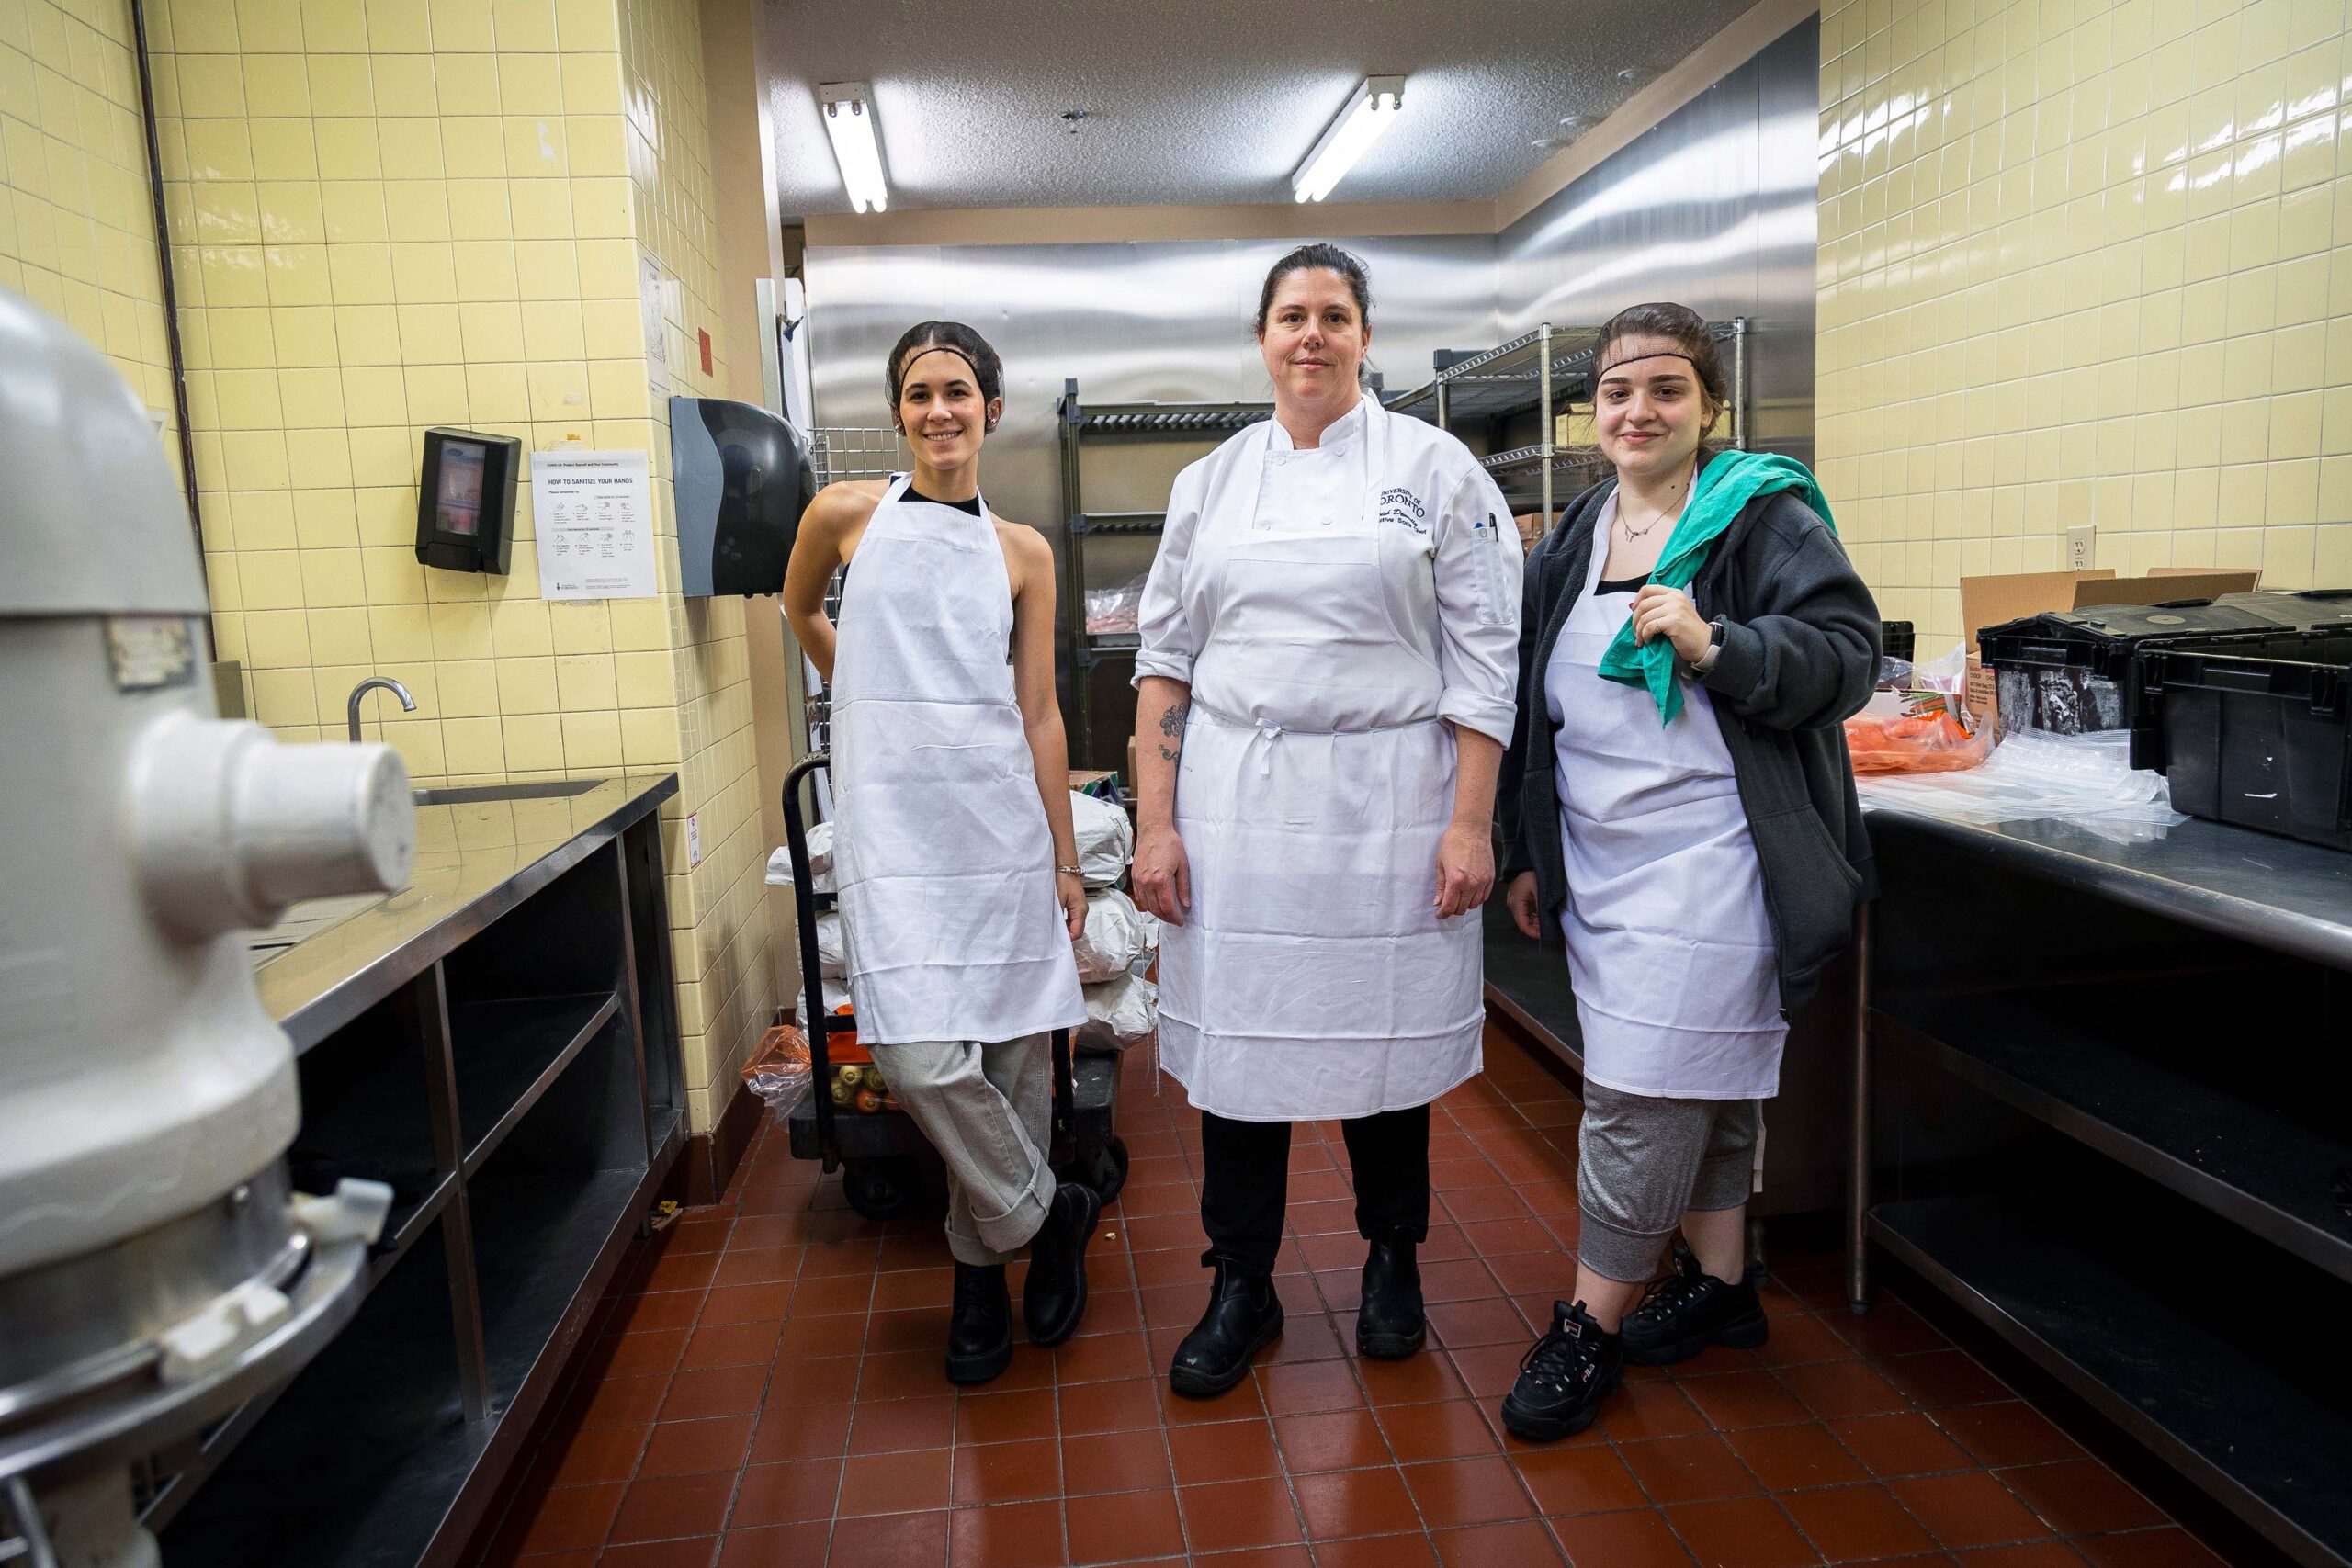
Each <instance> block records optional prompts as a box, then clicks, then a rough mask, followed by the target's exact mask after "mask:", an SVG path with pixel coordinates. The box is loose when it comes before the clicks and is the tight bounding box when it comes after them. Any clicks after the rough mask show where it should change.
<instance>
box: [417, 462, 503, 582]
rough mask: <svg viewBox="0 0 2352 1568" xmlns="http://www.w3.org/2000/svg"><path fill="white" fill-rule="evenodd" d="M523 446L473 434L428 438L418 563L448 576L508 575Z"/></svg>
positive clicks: (421, 480) (420, 487)
mask: <svg viewBox="0 0 2352 1568" xmlns="http://www.w3.org/2000/svg"><path fill="white" fill-rule="evenodd" d="M522 469H523V444H522V443H521V442H520V441H517V440H515V438H514V437H513V436H508V435H484V434H481V432H479V431H473V430H442V429H435V430H428V431H426V432H425V433H424V473H423V474H422V475H421V476H420V477H419V479H418V483H417V491H416V558H417V559H418V560H420V561H423V562H424V564H425V565H426V566H437V567H440V568H442V569H443V570H447V571H494V572H496V573H498V574H499V575H500V576H501V577H503V576H504V575H506V558H507V555H508V553H509V551H510V548H511V547H512V544H513V540H514V537H515V478H516V476H518V475H519V474H520V473H521V472H522Z"/></svg>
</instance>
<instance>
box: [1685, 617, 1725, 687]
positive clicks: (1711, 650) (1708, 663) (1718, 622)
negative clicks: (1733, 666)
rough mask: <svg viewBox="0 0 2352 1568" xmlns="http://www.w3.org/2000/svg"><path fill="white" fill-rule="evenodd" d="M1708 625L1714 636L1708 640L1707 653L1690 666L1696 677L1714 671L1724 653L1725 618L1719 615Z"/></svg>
mask: <svg viewBox="0 0 2352 1568" xmlns="http://www.w3.org/2000/svg"><path fill="white" fill-rule="evenodd" d="M1707 624H1708V626H1709V627H1710V628H1712V630H1713V634H1714V635H1713V637H1711V638H1710V639H1709V640H1708V643H1707V651H1706V652H1704V653H1702V654H1701V655H1699V659H1698V662H1696V663H1694V664H1692V665H1691V674H1692V675H1695V676H1703V675H1705V674H1706V672H1707V671H1710V670H1713V668H1714V667H1715V660H1717V659H1718V658H1720V657H1722V655H1723V651H1724V618H1723V617H1722V616H1721V615H1717V616H1716V617H1715V618H1714V619H1713V620H1712V621H1710V622H1708V623H1707Z"/></svg>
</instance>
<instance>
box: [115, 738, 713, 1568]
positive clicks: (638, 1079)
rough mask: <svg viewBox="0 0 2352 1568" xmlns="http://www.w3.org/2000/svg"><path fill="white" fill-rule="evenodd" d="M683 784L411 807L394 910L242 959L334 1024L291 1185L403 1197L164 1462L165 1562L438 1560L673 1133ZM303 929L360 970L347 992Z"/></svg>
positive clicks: (470, 1526)
mask: <svg viewBox="0 0 2352 1568" xmlns="http://www.w3.org/2000/svg"><path fill="white" fill-rule="evenodd" d="M675 787H676V785H675V781H674V779H673V778H670V777H668V776H666V775H665V776H663V777H662V778H660V779H642V780H628V781H613V782H612V783H610V784H605V785H604V786H602V787H601V788H599V789H597V790H594V791H589V792H586V793H584V794H581V795H577V796H576V797H567V798H566V799H565V800H563V801H561V802H556V803H549V802H539V801H533V802H527V803H524V804H526V805H527V806H528V807H533V808H538V807H547V806H549V805H550V804H553V805H556V806H560V807H562V809H561V810H560V812H558V813H557V814H555V815H552V816H550V815H548V813H547V812H545V811H541V810H537V809H534V810H529V811H525V810H518V809H517V808H516V804H515V803H513V802H507V801H490V802H469V803H464V804H459V805H455V806H440V807H426V808H424V810H422V811H420V813H419V818H420V840H421V843H420V855H419V864H418V870H417V874H416V877H415V879H414V881H413V885H412V887H411V889H410V890H409V892H408V893H407V894H403V895H401V897H400V898H399V899H397V900H388V901H387V904H388V906H395V907H388V908H385V909H384V910H383V911H382V912H381V913H380V914H379V913H378V912H376V911H368V912H364V913H362V914H359V915H356V916H353V917H351V918H349V919H345V920H343V921H341V922H340V923H339V924H337V925H335V926H334V927H333V928H332V929H330V930H327V931H322V933H321V934H319V935H317V936H313V937H311V938H310V939H308V940H306V941H305V942H302V943H300V944H298V945H296V946H294V947H293V948H291V949H289V950H288V951H287V952H286V953H285V954H284V955H283V956H280V957H277V958H275V959H273V960H271V961H269V962H268V963H267V964H265V966H264V967H263V969H262V970H261V972H260V975H259V976H258V978H259V980H260V982H261V989H262V993H263V997H264V1000H265V1002H266V1003H268V1004H271V1005H272V1010H273V1011H274V1012H275V1013H276V1014H277V1016H278V1017H279V1018H280V1019H281V1020H284V1019H288V1018H289V1017H290V1018H294V1019H298V1020H330V1021H332V1022H331V1023H330V1024H329V1025H328V1026H326V1027H324V1028H322V1029H305V1028H296V1029H295V1030H294V1033H295V1039H296V1043H297V1046H298V1048H299V1050H300V1055H299V1058H298V1066H299V1068H300V1078H301V1089H302V1106H303V1120H302V1125H301V1129H300V1133H299V1134H297V1137H296V1141H295V1145H294V1148H293V1150H292V1151H291V1154H290V1156H289V1158H290V1160H291V1162H292V1166H293V1168H294V1172H295V1176H296V1179H297V1181H298V1183H299V1184H302V1185H305V1186H308V1187H311V1188H313V1189H320V1188H324V1187H328V1186H331V1185H332V1184H333V1182H334V1179H337V1178H339V1177H360V1178H366V1179H375V1180H380V1181H385V1182H388V1183H390V1185H391V1187H392V1189H393V1210H392V1214H391V1219H390V1224H389V1225H388V1226H387V1229H386V1232H385V1235H384V1237H383V1239H382V1240H381V1241H380V1242H379V1244H378V1247H377V1248H376V1255H375V1257H374V1258H373V1261H372V1267H371V1269H370V1273H369V1281H368V1296H367V1299H366V1300H365V1301H363V1302H362V1303H360V1306H359V1309H358V1312H357V1314H356V1316H355V1318H354V1320H353V1321H352V1323H351V1325H349V1326H348V1327H347V1328H346V1329H345V1331H344V1332H343V1334H342V1335H341V1336H339V1337H337V1338H335V1339H334V1341H333V1342H332V1343H330V1344H329V1345H328V1346H327V1348H325V1349H324V1350H323V1351H322V1352H321V1353H320V1355H319V1356H318V1358H317V1359H315V1360H313V1361H312V1362H311V1364H310V1365H309V1366H308V1367H306V1368H305V1369H304V1370H303V1371H301V1372H300V1373H299V1374H297V1375H296V1377H295V1378H294V1379H293V1380H292V1381H291V1382H289V1383H288V1384H287V1385H286V1386H285V1387H284V1388H283V1389H281V1390H279V1391H277V1392H276V1393H274V1394H273V1395H270V1396H267V1397H265V1398H262V1399H257V1400H254V1401H253V1402H252V1403H251V1404H247V1405H246V1406H245V1407H244V1408H243V1409H242V1410H240V1411H238V1412H237V1413H235V1414H234V1415H232V1416H230V1417H229V1418H228V1419H227V1420H225V1421H224V1422H222V1423H221V1424H220V1426H219V1427H216V1428H215V1429H214V1430H212V1431H211V1432H209V1433H207V1434H206V1435H205V1437H204V1439H203V1441H202V1442H201V1444H200V1445H199V1451H198V1454H197V1455H196V1457H195V1458H194V1459H193V1460H190V1459H188V1458H187V1456H184V1455H181V1456H158V1458H157V1460H156V1461H155V1464H156V1467H157V1469H158V1470H159V1471H160V1472H163V1473H162V1478H161V1484H160V1485H159V1486H158V1487H157V1489H156V1492H155V1495H154V1497H153V1503H152V1506H150V1508H149V1510H148V1520H149V1523H150V1525H151V1526H152V1527H153V1528H156V1529H159V1532H160V1534H161V1536H162V1540H163V1543H164V1559H165V1561H166V1562H171V1563H173V1564H175V1568H194V1565H199V1564H222V1565H227V1564H232V1563H233V1564H241V1565H242V1564H251V1563H258V1562H285V1563H300V1564H302V1565H303V1568H408V1565H410V1564H416V1563H435V1564H448V1563H455V1562H458V1559H459V1555H460V1554H461V1553H462V1552H463V1551H464V1550H465V1549H466V1547H467V1545H468V1541H469V1537H470V1536H471V1535H472V1534H473V1532H474V1531H475V1529H476V1528H477V1527H478V1526H479V1524H480V1523H481V1516H482V1514H483V1512H484V1510H485V1509H486V1508H487V1507H488V1506H489V1504H490V1502H491V1500H492V1496H493V1495H495V1493H496V1491H497V1488H498V1487H499V1485H500V1483H502V1481H503V1479H504V1477H505V1475H506V1474H507V1472H509V1471H510V1470H511V1469H512V1467H513V1465H514V1464H515V1461H516V1460H517V1459H518V1458H519V1457H520V1452H521V1449H522V1445H523V1442H524V1439H525V1437H526V1434H527V1432H528V1430H529V1428H530V1426H531V1424H532V1422H533V1420H534V1419H535V1418H536V1416H537V1414H538V1413H539V1411H540V1410H541V1409H542V1408H543V1407H544V1406H545V1404H546V1402H547V1399H548V1395H549V1393H551V1392H552V1391H553V1389H554V1387H555V1386H556V1384H557V1382H558V1381H559V1378H560V1372H561V1371H562V1369H563V1367H564V1365H565V1363H566V1362H567V1361H568V1360H569V1359H570V1358H571V1354H572V1352H573V1350H574V1349H575V1348H576V1347H577V1346H578V1344H579V1343H580V1341H581V1339H582V1337H583V1335H584V1334H585V1333H586V1331H587V1328H588V1325H589V1323H590V1321H591V1319H592V1318H593V1316H594V1312H595V1309H596V1307H597V1304H598V1303H599V1302H600V1301H601V1300H602V1298H603V1295H604V1293H605V1290H606V1289H607V1288H608V1287H609V1286H610V1284H611V1282H612V1280H613V1278H614V1276H615V1275H616V1272H617V1270H618V1269H619V1268H620V1265H621V1261H622V1258H623V1256H624V1254H625V1253H626V1251H627V1249H628V1246H629V1243H630V1241H631V1240H632V1238H633V1237H635V1236H636V1235H639V1234H640V1233H641V1231H642V1228H643V1224H644V1218H645V1215H646V1213H647V1212H648V1211H649V1210H650V1208H651V1206H652V1205H653V1203H654V1202H655V1201H656V1199H657V1196H658V1195H659V1194H660V1193H661V1192H662V1190H663V1189H664V1187H665V1186H666V1185H667V1184H668V1183H669V1181H670V1179H671V1176H672V1172H673V1169H674V1168H675V1167H676V1165H677V1162H678V1159H679V1156H680V1154H681V1152H682V1150H683V1149H684V1144H685V1139H686V1129H685V1125H684V1116H683V1108H682V1104H681V1097H680V1094H679V1091H678V1086H679V1083H680V1071H679V1063H678V1049H679V1032H678V1028H677V1019H676V1013H675V1005H674V1000H673V995H672V983H671V975H670V941H669V930H668V923H667V913H666V903H665V899H664V896H663V888H662V849H661V839H660V821H659V818H658V815H657V811H658V807H659V805H660V802H661V801H662V799H664V798H666V797H667V796H668V795H671V794H672V793H673V792H674V790H675ZM435 813H438V814H440V815H439V816H437V817H436V816H435ZM469 860H470V866H469V864H468V862H469ZM322 941H331V942H333V943H334V944H335V945H336V946H337V947H339V948H340V949H341V950H342V952H343V953H344V954H345V960H348V959H349V958H350V957H351V956H352V955H355V954H356V955H357V956H358V958H359V962H358V963H357V964H356V967H352V968H350V970H349V974H348V978H347V979H346V981H345V982H344V983H342V984H341V985H336V984H334V983H332V982H331V976H332V975H333V974H334V971H335V969H336V968H337V967H338V966H339V965H338V963H337V961H335V960H333V959H330V958H328V957H326V956H324V955H322V954H321V953H318V952H316V951H314V950H313V944H314V943H317V942H322ZM279 964H288V965H290V968H289V969H288V971H286V972H283V973H273V972H274V971H277V967H278V965H279Z"/></svg>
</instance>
